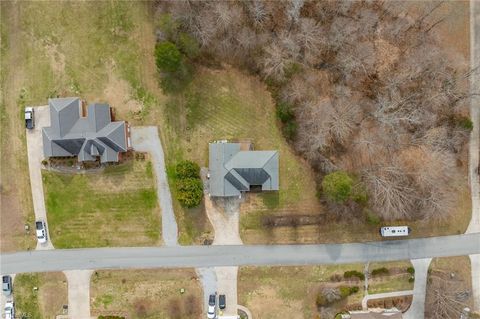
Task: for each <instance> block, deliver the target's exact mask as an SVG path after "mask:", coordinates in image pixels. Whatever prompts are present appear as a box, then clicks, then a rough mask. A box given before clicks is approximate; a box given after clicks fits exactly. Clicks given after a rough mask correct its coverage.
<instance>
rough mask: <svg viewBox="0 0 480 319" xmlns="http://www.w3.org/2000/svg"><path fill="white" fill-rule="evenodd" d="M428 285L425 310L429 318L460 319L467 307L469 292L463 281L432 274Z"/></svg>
mask: <svg viewBox="0 0 480 319" xmlns="http://www.w3.org/2000/svg"><path fill="white" fill-rule="evenodd" d="M431 278H432V279H431V282H430V283H429V285H428V286H427V296H426V300H425V304H426V305H425V308H426V309H425V310H426V311H425V312H426V316H425V317H426V318H428V319H458V318H460V316H461V314H462V312H463V309H464V308H466V307H467V304H466V302H465V301H466V299H468V295H469V292H468V291H466V290H465V289H464V288H462V285H461V281H458V280H455V279H445V278H441V277H439V276H432V277H431Z"/></svg>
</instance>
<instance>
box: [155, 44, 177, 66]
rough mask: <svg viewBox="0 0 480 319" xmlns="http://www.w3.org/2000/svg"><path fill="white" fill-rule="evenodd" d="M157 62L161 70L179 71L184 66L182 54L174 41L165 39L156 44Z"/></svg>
mask: <svg viewBox="0 0 480 319" xmlns="http://www.w3.org/2000/svg"><path fill="white" fill-rule="evenodd" d="M155 62H156V64H157V68H158V69H159V70H161V71H164V72H177V71H179V70H180V69H181V68H182V54H181V53H180V51H179V50H178V48H177V46H176V45H175V44H174V43H172V42H170V41H164V42H161V43H158V44H157V45H156V46H155Z"/></svg>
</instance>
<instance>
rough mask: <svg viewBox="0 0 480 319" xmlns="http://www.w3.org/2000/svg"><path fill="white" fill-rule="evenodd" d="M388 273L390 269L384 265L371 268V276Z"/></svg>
mask: <svg viewBox="0 0 480 319" xmlns="http://www.w3.org/2000/svg"><path fill="white" fill-rule="evenodd" d="M389 273H390V271H389V270H388V269H387V268H385V267H381V268H376V269H374V270H372V276H377V275H388V274H389Z"/></svg>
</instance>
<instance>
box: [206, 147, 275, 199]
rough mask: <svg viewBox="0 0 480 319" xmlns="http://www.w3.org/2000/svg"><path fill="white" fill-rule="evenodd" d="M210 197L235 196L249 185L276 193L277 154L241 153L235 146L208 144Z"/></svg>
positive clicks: (263, 152)
mask: <svg viewBox="0 0 480 319" xmlns="http://www.w3.org/2000/svg"><path fill="white" fill-rule="evenodd" d="M209 170H210V195H211V196H220V197H227V196H238V195H240V192H241V191H249V190H250V186H253V185H258V186H260V185H261V186H262V190H278V152H277V151H241V150H240V144H239V143H223V142H222V143H210V144H209Z"/></svg>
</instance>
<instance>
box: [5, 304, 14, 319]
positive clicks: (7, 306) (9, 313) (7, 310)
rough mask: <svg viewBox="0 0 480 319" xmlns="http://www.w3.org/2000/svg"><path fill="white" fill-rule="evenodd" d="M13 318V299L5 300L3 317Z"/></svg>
mask: <svg viewBox="0 0 480 319" xmlns="http://www.w3.org/2000/svg"><path fill="white" fill-rule="evenodd" d="M14 318H15V304H14V303H13V301H7V302H6V303H5V319H14Z"/></svg>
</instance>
